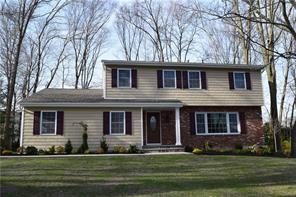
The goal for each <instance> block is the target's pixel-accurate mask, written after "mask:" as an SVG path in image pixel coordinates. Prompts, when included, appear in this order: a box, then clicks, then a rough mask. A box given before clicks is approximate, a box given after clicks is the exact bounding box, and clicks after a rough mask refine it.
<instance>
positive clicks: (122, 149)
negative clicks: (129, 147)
mask: <svg viewBox="0 0 296 197" xmlns="http://www.w3.org/2000/svg"><path fill="white" fill-rule="evenodd" d="M113 152H114V153H126V148H125V147H124V146H120V145H118V146H114V148H113Z"/></svg>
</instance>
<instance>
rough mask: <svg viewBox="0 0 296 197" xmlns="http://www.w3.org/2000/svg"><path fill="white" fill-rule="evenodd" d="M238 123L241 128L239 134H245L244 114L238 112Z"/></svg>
mask: <svg viewBox="0 0 296 197" xmlns="http://www.w3.org/2000/svg"><path fill="white" fill-rule="evenodd" d="M239 121H240V126H241V134H246V133H247V127H246V117H245V112H239Z"/></svg>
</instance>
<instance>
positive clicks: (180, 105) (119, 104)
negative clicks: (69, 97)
mask: <svg viewBox="0 0 296 197" xmlns="http://www.w3.org/2000/svg"><path fill="white" fill-rule="evenodd" d="M21 105H22V106H23V107H183V104H182V103H131V102H129V103H26V104H21Z"/></svg>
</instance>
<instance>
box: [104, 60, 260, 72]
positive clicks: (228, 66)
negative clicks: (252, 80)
mask: <svg viewBox="0 0 296 197" xmlns="http://www.w3.org/2000/svg"><path fill="white" fill-rule="evenodd" d="M102 63H103V65H105V66H151V67H160V66H166V67H191V68H193V67H195V68H215V69H225V68H226V69H245V70H262V69H263V68H264V65H251V64H217V63H186V62H148V61H123V60H102Z"/></svg>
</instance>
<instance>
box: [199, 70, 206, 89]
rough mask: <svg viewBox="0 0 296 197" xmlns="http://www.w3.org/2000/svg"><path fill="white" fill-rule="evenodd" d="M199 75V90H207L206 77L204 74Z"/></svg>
mask: <svg viewBox="0 0 296 197" xmlns="http://www.w3.org/2000/svg"><path fill="white" fill-rule="evenodd" d="M200 75H201V89H205V90H206V89H207V75H206V72H204V71H202V72H200Z"/></svg>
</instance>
